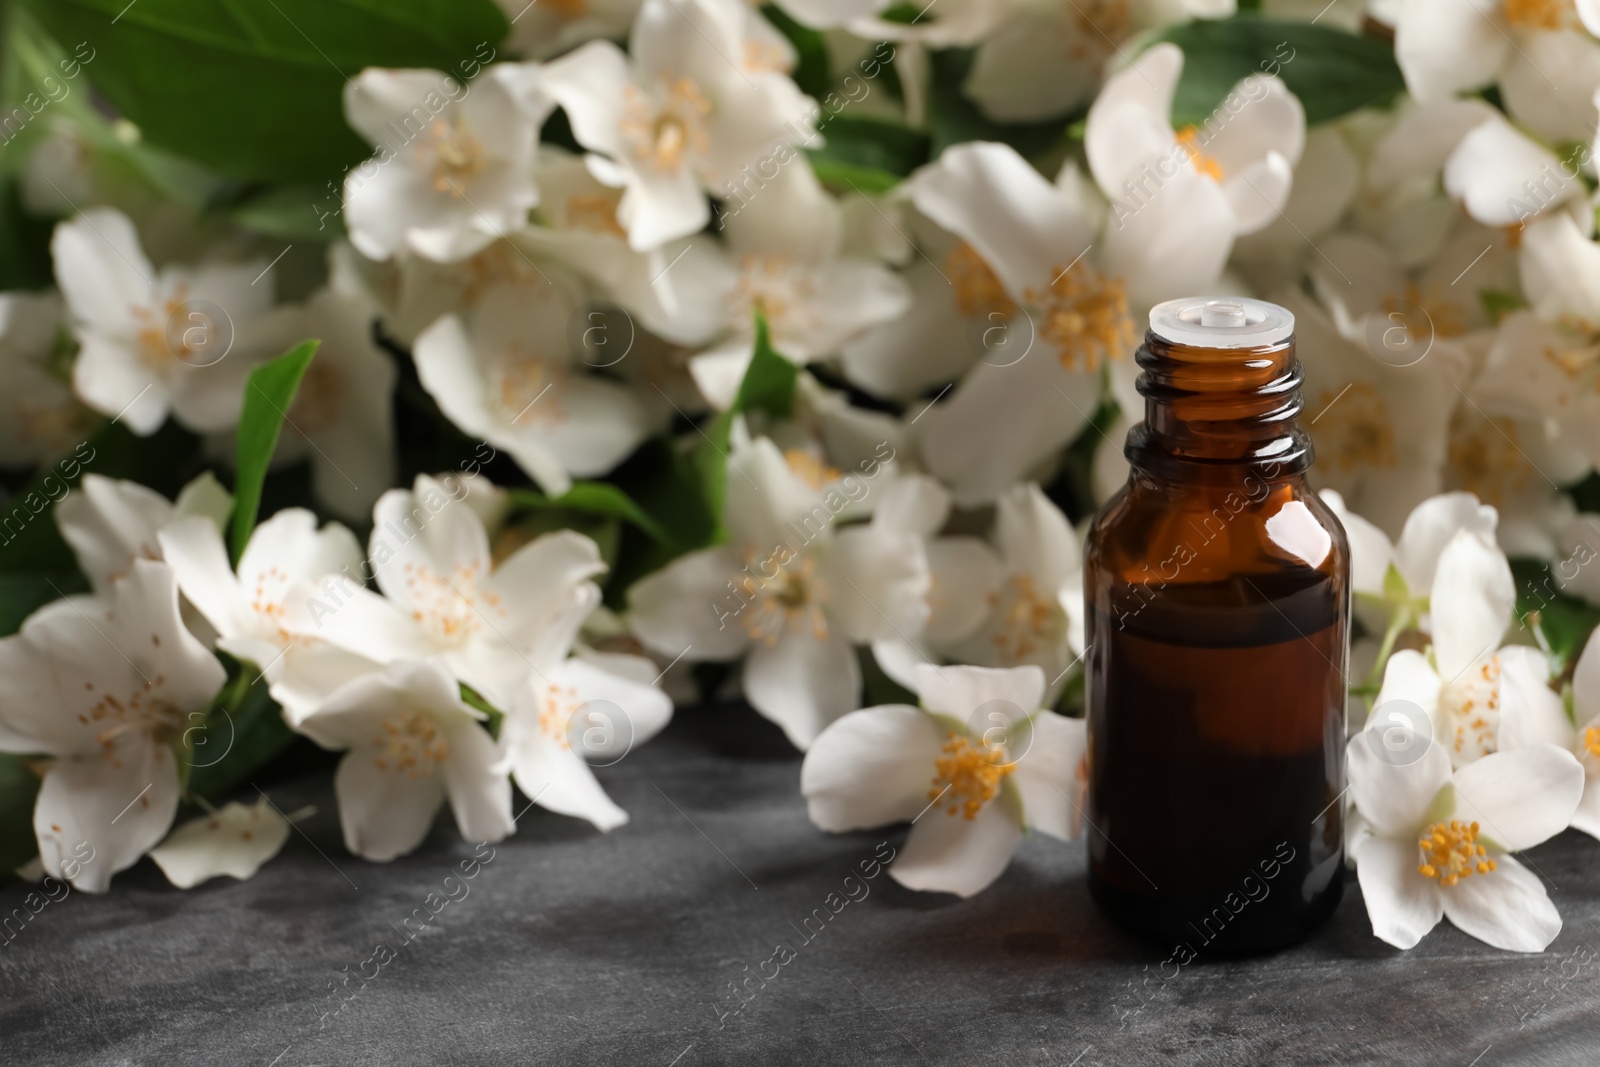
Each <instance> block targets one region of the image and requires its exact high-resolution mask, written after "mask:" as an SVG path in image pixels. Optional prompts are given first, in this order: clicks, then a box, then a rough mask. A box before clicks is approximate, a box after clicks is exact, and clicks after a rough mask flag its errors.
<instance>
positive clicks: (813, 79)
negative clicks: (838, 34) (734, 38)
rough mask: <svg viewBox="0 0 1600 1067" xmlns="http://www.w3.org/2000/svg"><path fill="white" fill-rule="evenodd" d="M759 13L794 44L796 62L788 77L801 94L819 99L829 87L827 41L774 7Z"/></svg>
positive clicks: (818, 33)
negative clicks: (798, 87) (792, 80)
mask: <svg viewBox="0 0 1600 1067" xmlns="http://www.w3.org/2000/svg"><path fill="white" fill-rule="evenodd" d="M761 14H762V15H764V16H766V19H767V21H768V22H770V23H772V24H773V25H774V26H776V27H777V28H778V31H779V32H780V33H782V34H783V35H784V36H785V37H787V38H788V39H789V43H790V44H792V45H794V51H795V56H796V57H797V61H796V63H795V67H794V70H793V72H791V74H790V75H789V76H790V77H792V78H793V79H794V81H795V84H796V85H798V86H800V91H801V92H803V93H805V94H806V95H807V96H813V97H816V98H817V99H818V100H821V99H822V98H823V97H824V96H826V95H827V93H828V90H829V89H830V88H831V87H832V82H831V81H830V79H829V76H828V42H827V41H826V40H824V39H823V36H822V33H821V31H819V30H814V29H812V28H811V27H809V26H802V25H800V23H798V22H796V21H795V20H794V19H793V18H792V17H790V15H789V13H788V12H786V11H784V10H783V8H781V7H778V6H777V5H776V4H767V5H765V6H764V7H762V9H761Z"/></svg>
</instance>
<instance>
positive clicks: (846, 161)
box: [806, 114, 931, 178]
mask: <svg viewBox="0 0 1600 1067" xmlns="http://www.w3.org/2000/svg"><path fill="white" fill-rule="evenodd" d="M819 126H820V130H821V133H822V136H823V138H824V139H825V141H826V143H825V144H824V145H823V146H822V147H821V148H817V149H808V150H807V152H806V155H808V156H809V157H810V158H811V161H812V165H813V167H816V166H817V165H818V164H819V163H820V164H822V165H824V166H826V165H827V164H835V165H839V166H845V167H853V168H856V169H858V170H861V171H877V172H880V173H883V174H892V175H898V176H899V177H902V178H903V177H905V176H906V175H907V174H910V173H911V172H912V171H914V170H916V169H917V168H918V167H920V166H922V165H923V164H924V163H926V162H928V159H929V155H928V150H929V147H930V144H931V142H930V141H929V138H928V135H927V134H925V133H923V132H922V131H920V130H913V129H912V128H911V127H909V126H903V125H901V124H900V123H897V122H890V121H888V120H886V119H875V118H852V117H851V116H849V115H843V114H840V115H835V116H833V117H832V118H831V119H830V118H826V117H824V118H823V119H822V120H820V122H819Z"/></svg>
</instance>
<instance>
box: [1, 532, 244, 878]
mask: <svg viewBox="0 0 1600 1067" xmlns="http://www.w3.org/2000/svg"><path fill="white" fill-rule="evenodd" d="M0 679H4V683H5V684H4V685H0V751H5V752H16V753H21V754H26V755H38V756H44V757H46V758H47V759H48V761H49V762H48V764H47V769H46V771H45V773H44V781H43V782H42V783H41V784H40V787H39V798H38V800H37V802H36V803H35V805H34V813H33V828H34V833H35V834H36V835H37V837H38V840H39V858H40V860H41V861H42V862H43V864H44V869H45V872H46V873H48V874H51V875H54V876H55V877H58V878H61V877H65V875H64V874H63V870H62V867H63V864H64V863H65V861H66V860H67V859H68V858H69V857H70V856H73V855H79V856H81V853H80V852H78V851H77V849H78V846H79V845H80V844H81V843H87V845H88V846H89V847H90V848H91V849H92V850H93V853H94V859H93V860H92V861H91V862H88V863H85V864H83V865H82V866H81V867H78V868H77V873H76V875H75V876H74V877H70V878H68V880H69V881H71V882H72V884H73V885H74V886H75V887H76V888H78V889H82V890H84V891H85V892H89V893H103V892H105V890H106V889H107V887H109V886H110V884H111V876H112V875H113V874H115V873H116V872H118V871H120V870H124V869H126V868H128V867H130V866H132V865H133V864H134V863H136V862H137V861H138V859H139V857H140V856H142V855H144V853H145V850H146V849H148V848H150V847H151V846H152V845H154V844H155V843H156V842H158V841H160V840H161V839H162V838H163V837H164V836H166V833H167V828H168V827H169V826H171V825H172V817H173V815H174V814H175V813H176V811H177V808H178V793H179V786H178V760H177V755H176V749H178V748H179V747H181V746H182V745H183V743H184V735H185V733H186V732H187V731H188V730H189V729H191V728H193V727H196V726H198V725H199V724H200V722H201V720H202V718H203V716H204V713H205V712H206V711H207V710H208V709H209V707H210V702H211V700H212V698H213V697H215V696H216V694H217V691H218V690H220V689H221V688H222V683H223V682H224V681H226V679H227V673H226V672H225V671H224V670H223V669H222V664H221V663H219V662H217V659H216V657H215V656H213V655H212V654H211V653H210V652H208V651H207V650H206V647H205V646H204V645H202V644H201V643H200V642H199V641H198V640H196V639H195V637H194V636H193V635H191V634H190V633H189V631H188V630H187V629H185V628H184V625H183V621H182V619H181V618H180V617H179V614H178V583H177V579H176V577H175V576H174V575H173V573H172V570H171V568H169V567H167V566H166V565H164V564H161V563H153V562H150V561H149V560H137V561H135V562H134V563H133V565H132V567H131V568H130V569H129V571H128V573H127V574H126V575H124V576H123V577H122V578H121V579H119V580H118V581H117V582H116V584H115V586H114V587H113V588H112V590H111V591H110V595H109V596H108V597H107V598H106V599H104V600H99V599H96V598H94V597H88V596H74V597H66V598H64V599H61V600H57V601H55V602H54V603H52V604H48V605H46V606H45V607H43V608H41V609H39V610H38V611H36V612H34V613H33V614H32V615H30V616H28V619H27V621H25V622H24V623H23V624H22V630H21V632H20V633H18V634H17V635H16V636H13V637H7V638H4V639H3V640H0Z"/></svg>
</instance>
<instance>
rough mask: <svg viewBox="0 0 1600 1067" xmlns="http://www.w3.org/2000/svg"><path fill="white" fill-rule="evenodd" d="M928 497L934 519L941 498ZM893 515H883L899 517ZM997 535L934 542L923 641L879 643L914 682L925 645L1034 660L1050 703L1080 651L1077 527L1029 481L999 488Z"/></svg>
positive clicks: (969, 657)
mask: <svg viewBox="0 0 1600 1067" xmlns="http://www.w3.org/2000/svg"><path fill="white" fill-rule="evenodd" d="M924 492H926V490H924ZM928 496H929V501H928V503H929V505H930V506H929V507H928V512H927V515H928V518H929V519H932V518H933V517H934V516H935V514H937V512H936V511H935V509H934V508H933V507H932V505H933V504H934V503H936V499H935V498H933V495H932V494H931V493H930V494H928ZM945 513H946V514H947V513H948V506H947V507H946V511H945ZM891 516H892V513H891V515H887V516H884V519H885V520H887V521H893V519H892V517H891ZM940 524H941V525H942V524H943V519H942V517H941V518H940ZM993 536H994V548H992V549H991V548H989V546H987V545H985V544H984V543H983V542H981V541H976V540H975V539H973V538H965V537H952V538H939V539H936V540H933V541H930V542H929V543H928V547H927V551H928V562H929V567H930V569H931V571H932V575H933V583H932V586H931V587H930V589H929V592H928V600H929V604H930V613H929V619H928V625H927V627H926V628H925V629H924V632H923V638H922V640H921V641H919V642H917V645H918V646H920V647H913V646H912V645H911V644H910V643H908V642H898V643H896V642H880V643H878V644H877V645H875V646H874V651H875V652H876V653H877V654H878V662H879V664H880V665H881V666H882V667H883V668H884V670H885V672H886V673H888V674H889V676H890V677H892V678H894V679H895V680H896V681H898V682H900V683H901V684H902V685H906V686H907V687H908V688H909V684H910V682H911V680H912V678H913V677H914V672H915V670H916V669H917V667H918V661H919V660H926V659H928V658H929V657H928V655H927V653H929V652H932V653H933V654H934V655H937V656H942V657H943V658H944V659H946V660H949V661H952V662H956V663H971V664H976V665H979V666H985V667H1018V666H1022V665H1025V664H1033V665H1035V666H1037V667H1039V668H1040V669H1041V670H1043V671H1044V672H1045V677H1046V679H1047V680H1048V681H1049V686H1048V687H1047V692H1046V694H1045V697H1046V699H1045V703H1047V704H1048V703H1052V702H1053V701H1054V699H1055V696H1056V694H1057V693H1059V691H1060V683H1061V680H1062V679H1063V678H1064V677H1065V675H1066V672H1067V669H1068V668H1069V667H1070V666H1071V665H1072V663H1073V662H1074V661H1075V660H1076V659H1077V658H1078V657H1079V656H1080V655H1081V654H1082V652H1083V552H1082V549H1081V548H1080V546H1079V539H1078V535H1077V533H1076V532H1075V531H1074V530H1073V528H1072V524H1071V523H1070V522H1068V521H1067V517H1066V516H1065V515H1063V514H1062V513H1061V510H1060V509H1059V508H1057V507H1056V506H1055V504H1053V503H1051V502H1050V500H1049V498H1048V497H1046V496H1045V495H1044V493H1043V492H1041V491H1040V489H1039V487H1038V486H1037V485H1035V484H1032V483H1028V484H1026V485H1016V486H1013V487H1012V488H1010V489H1008V490H1006V491H1005V492H1004V493H1002V494H1001V496H1000V500H999V501H998V502H997V504H996V506H995V525H994V535H993Z"/></svg>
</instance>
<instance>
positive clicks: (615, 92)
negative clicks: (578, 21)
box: [542, 0, 811, 250]
mask: <svg viewBox="0 0 1600 1067" xmlns="http://www.w3.org/2000/svg"><path fill="white" fill-rule="evenodd" d="M747 19H748V13H747V12H746V10H745V8H744V6H743V5H742V4H740V3H738V0H682V2H678V0H645V3H644V4H643V6H641V7H640V9H639V16H638V18H637V19H635V20H634V23H633V30H632V33H631V35H630V37H629V42H628V55H626V56H625V55H623V53H622V51H621V50H620V49H619V48H617V46H616V45H614V44H612V43H610V42H609V41H591V42H590V43H588V44H586V45H584V46H583V47H581V48H579V49H577V50H576V51H574V52H572V53H570V54H569V55H566V56H563V57H562V58H561V59H558V60H556V61H555V62H553V63H551V64H549V65H548V66H547V67H546V68H545V70H544V75H543V81H542V84H543V88H544V91H545V92H547V93H549V95H550V96H551V98H553V99H554V100H555V102H556V103H558V104H560V105H561V107H562V108H563V109H564V110H565V111H566V113H567V118H568V119H569V120H570V121H571V123H572V132H573V135H574V136H575V137H576V138H577V139H578V142H579V143H580V144H582V145H583V146H584V147H585V148H587V149H589V150H590V151H591V152H595V153H598V155H596V156H591V157H590V159H589V167H590V170H591V171H592V172H593V173H594V175H595V177H597V178H599V179H600V180H601V181H603V182H605V183H606V184H607V185H610V186H613V187H617V188H625V189H626V190H627V191H626V192H625V193H624V195H623V198H622V203H621V206H620V207H619V209H618V211H617V218H618V219H619V221H621V223H622V225H623V227H624V228H625V229H626V230H627V231H628V238H629V241H630V243H631V244H632V245H633V247H634V248H635V249H640V250H644V249H649V248H654V247H656V246H658V245H661V244H664V243H666V242H667V241H670V240H672V239H674V238H677V237H686V236H688V235H689V234H692V233H695V232H697V231H699V230H701V229H703V228H704V227H705V225H706V223H707V222H708V221H709V220H710V217H711V214H710V208H709V206H708V204H707V201H706V192H707V191H710V192H716V193H721V191H722V189H723V185H724V183H725V182H730V181H733V180H734V179H736V178H737V176H738V174H739V172H740V169H741V168H742V167H744V166H745V165H746V164H753V163H755V162H756V161H757V160H758V159H760V158H761V157H763V156H764V155H766V154H767V153H770V152H772V151H774V149H775V148H777V147H779V146H785V145H790V144H794V143H797V142H799V141H802V140H805V139H807V138H809V137H810V136H811V118H810V115H809V113H808V107H807V104H808V101H807V98H806V97H804V96H802V95H801V93H800V91H799V90H798V89H797V88H796V87H795V85H794V83H793V82H792V81H790V80H789V78H788V76H787V75H785V74H783V73H780V72H779V71H778V70H768V69H761V66H760V65H754V66H752V65H751V64H749V63H746V62H745V61H744V56H745V42H746V32H747ZM791 154H792V153H791Z"/></svg>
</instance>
